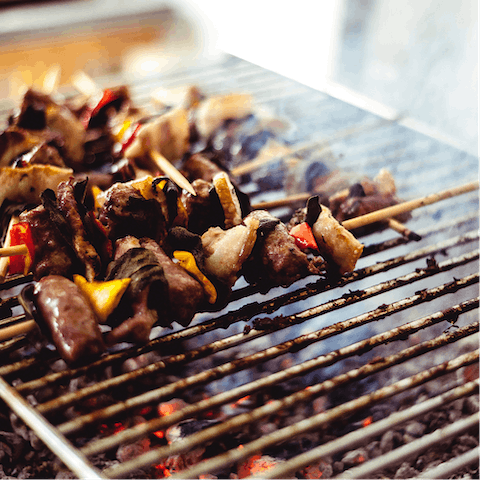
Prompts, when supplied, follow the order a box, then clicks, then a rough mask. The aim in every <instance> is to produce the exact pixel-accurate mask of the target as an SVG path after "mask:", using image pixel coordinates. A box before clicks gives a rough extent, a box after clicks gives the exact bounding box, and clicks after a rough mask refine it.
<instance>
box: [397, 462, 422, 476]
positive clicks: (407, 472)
mask: <svg viewBox="0 0 480 480" xmlns="http://www.w3.org/2000/svg"><path fill="white" fill-rule="evenodd" d="M417 475H418V472H417V470H415V469H414V468H413V467H412V466H410V465H409V464H408V463H402V465H401V467H400V468H399V469H398V470H397V472H396V473H395V477H394V478H413V477H416V476H417Z"/></svg>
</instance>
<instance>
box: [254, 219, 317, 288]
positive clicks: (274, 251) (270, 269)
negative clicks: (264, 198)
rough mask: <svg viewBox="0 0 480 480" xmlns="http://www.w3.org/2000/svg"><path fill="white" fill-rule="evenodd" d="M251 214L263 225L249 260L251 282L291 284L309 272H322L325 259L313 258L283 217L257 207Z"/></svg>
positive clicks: (270, 284) (267, 284)
mask: <svg viewBox="0 0 480 480" xmlns="http://www.w3.org/2000/svg"><path fill="white" fill-rule="evenodd" d="M249 217H253V218H256V219H258V221H259V227H258V230H257V241H256V244H255V247H254V249H253V251H252V254H251V255H250V258H249V259H248V261H247V263H246V264H245V278H246V279H247V281H248V282H250V283H259V284H262V285H263V284H265V285H266V286H276V285H283V286H288V285H290V284H292V283H293V282H295V281H297V280H299V279H300V278H303V277H305V276H307V275H308V274H318V273H320V271H321V270H320V266H321V265H322V262H321V260H319V259H318V258H315V259H312V260H310V259H309V257H308V256H307V254H306V253H305V252H304V251H302V250H301V249H300V248H299V247H298V246H297V245H296V243H295V239H294V238H293V237H292V236H291V235H290V234H289V233H288V229H287V227H286V226H285V224H283V223H282V222H281V221H280V220H279V219H277V218H275V217H274V216H273V215H271V214H270V213H268V212H267V211H266V210H255V211H253V212H252V213H250V214H249Z"/></svg>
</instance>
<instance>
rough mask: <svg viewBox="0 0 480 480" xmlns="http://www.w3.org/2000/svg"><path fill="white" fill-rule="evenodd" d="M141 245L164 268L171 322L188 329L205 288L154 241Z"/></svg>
mask: <svg viewBox="0 0 480 480" xmlns="http://www.w3.org/2000/svg"><path fill="white" fill-rule="evenodd" d="M140 245H141V246H142V247H144V248H147V249H148V250H150V251H152V252H153V253H154V254H155V256H156V257H157V260H158V263H159V264H160V265H161V267H162V268H163V273H164V275H165V279H166V280H167V282H168V297H169V300H170V301H169V305H170V312H169V315H168V316H169V318H170V320H171V321H172V322H174V321H175V322H178V323H179V324H180V325H182V326H184V327H186V326H187V325H189V324H190V322H191V321H192V318H193V317H194V315H195V313H196V312H197V311H198V307H199V305H200V304H201V303H202V302H203V300H204V291H203V287H202V286H201V285H200V283H199V282H197V280H195V279H194V278H193V277H191V276H190V275H189V274H188V273H187V272H186V270H185V269H183V268H182V267H181V266H179V265H177V264H176V263H174V262H173V261H172V259H171V258H170V257H168V256H167V255H166V254H165V252H164V251H163V250H162V249H161V248H160V246H159V245H158V244H157V243H155V242H154V241H153V240H151V239H140Z"/></svg>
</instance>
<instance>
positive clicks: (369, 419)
mask: <svg viewBox="0 0 480 480" xmlns="http://www.w3.org/2000/svg"><path fill="white" fill-rule="evenodd" d="M372 422H373V418H372V417H367V418H366V419H365V420H364V421H363V422H362V425H363V426H364V427H368V426H369V425H370V424H371V423H372Z"/></svg>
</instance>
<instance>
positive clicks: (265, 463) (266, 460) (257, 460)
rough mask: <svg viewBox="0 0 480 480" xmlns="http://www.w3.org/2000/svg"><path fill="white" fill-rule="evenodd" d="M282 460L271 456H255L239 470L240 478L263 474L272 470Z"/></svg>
mask: <svg viewBox="0 0 480 480" xmlns="http://www.w3.org/2000/svg"><path fill="white" fill-rule="evenodd" d="M279 462H281V460H278V459H275V458H273V457H270V456H269V455H253V456H252V457H250V458H249V459H247V460H246V462H245V463H243V464H242V465H240V467H239V468H238V472H237V474H238V478H246V477H249V476H251V475H255V474H258V473H261V472H266V471H268V470H271V469H272V468H274V467H275V466H277V465H278V463H279Z"/></svg>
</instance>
